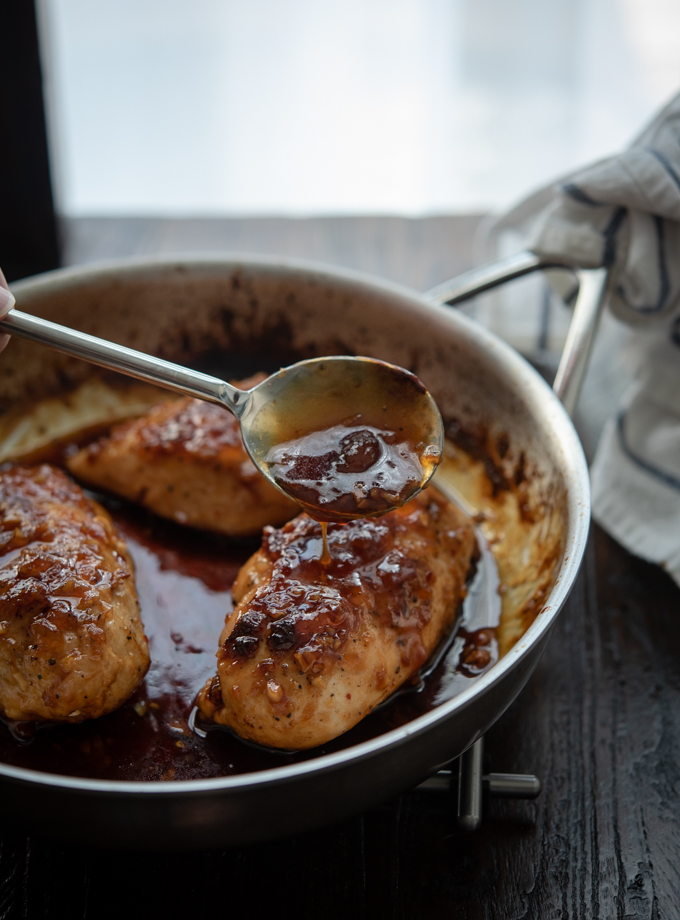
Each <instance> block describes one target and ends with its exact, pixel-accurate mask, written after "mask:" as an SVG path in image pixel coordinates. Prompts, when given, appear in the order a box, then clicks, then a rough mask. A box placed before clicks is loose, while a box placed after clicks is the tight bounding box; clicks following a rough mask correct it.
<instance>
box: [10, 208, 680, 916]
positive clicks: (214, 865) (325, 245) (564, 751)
mask: <svg viewBox="0 0 680 920" xmlns="http://www.w3.org/2000/svg"><path fill="white" fill-rule="evenodd" d="M474 223H475V219H473V218H468V219H454V218H450V219H449V218H438V219H436V220H432V221H423V222H419V221H398V220H396V219H395V220H387V221H380V220H378V219H375V220H372V219H371V220H369V219H356V220H351V219H345V220H336V221H332V220H329V221H298V222H285V221H264V220H263V221H261V222H260V226H259V228H258V226H257V222H256V221H221V222H213V223H212V225H211V224H210V222H170V221H156V222H154V221H138V222H134V221H131V222H125V221H98V222H97V221H95V222H92V221H90V222H85V221H83V222H76V223H75V224H72V225H70V226H69V227H67V231H68V234H67V246H68V247H69V248H68V251H69V252H70V253H71V258H72V259H73V260H78V261H87V260H89V259H92V258H96V257H100V256H104V255H106V254H107V253H108V254H114V255H122V254H126V253H128V252H133V251H136V252H149V251H160V250H163V249H168V248H174V249H182V248H183V249H190V248H194V249H197V248H209V249H216V248H219V245H216V241H217V243H219V241H220V240H224V241H228V245H227V246H226V247H225V248H230V249H250V250H251V251H253V250H255V251H279V252H285V253H286V254H288V255H291V254H297V255H303V256H315V257H316V258H323V259H325V261H335V262H340V263H343V264H350V265H354V266H356V265H357V264H359V266H360V267H364V268H366V269H368V270H372V271H374V272H376V273H379V274H383V275H389V276H391V277H395V276H396V277H398V279H399V280H402V281H405V282H407V283H408V282H410V283H413V284H415V285H416V286H419V287H427V286H429V285H431V284H434V283H436V282H438V281H442V280H444V278H445V277H447V275H451V274H455V273H456V272H457V271H459V270H461V269H463V268H465V267H466V264H467V262H468V261H469V259H470V255H471V251H470V244H469V238H470V232H471V229H472V228H473V226H474ZM192 224H193V225H192ZM211 226H212V229H211ZM168 240H171V243H170V244H168ZM197 241H198V242H197ZM428 252H429V253H430V256H429V257H428ZM409 265H410V266H411V268H410V269H409V267H408V266H409ZM679 523H680V522H679ZM486 750H487V753H488V755H489V757H490V759H491V763H492V768H493V769H494V770H495V771H497V772H510V771H516V772H535V773H537V774H538V775H539V776H540V777H541V778H542V780H543V784H544V790H543V793H542V795H541V796H540V798H539V799H538V800H537V801H535V802H510V801H501V800H494V801H491V802H490V803H488V807H487V809H486V814H485V820H484V823H483V826H482V828H481V830H480V831H478V832H477V833H476V834H473V835H466V834H464V833H463V832H461V831H459V830H458V829H457V827H456V824H455V821H454V815H453V811H452V803H451V802H450V801H449V800H448V799H447V797H446V795H445V794H444V795H439V794H437V793H423V792H410V793H407V794H405V795H403V796H401V797H400V798H399V799H398V800H396V801H394V802H390V803H388V804H386V805H384V806H382V807H380V808H376V809H375V810H373V811H370V812H368V813H366V814H364V815H361V816H359V817H355V818H350V819H348V820H347V821H346V822H344V823H343V824H340V825H337V826H334V827H330V828H325V829H323V830H319V831H315V832H313V833H310V834H306V835H304V836H301V837H296V838H291V839H288V840H282V841H278V842H274V843H268V844H263V845H259V846H252V847H249V848H246V849H241V850H226V851H218V852H207V853H201V854H189V855H187V854H171V855H168V854H161V853H158V854H153V853H152V854H149V853H141V854H140V853H107V852H97V851H93V850H88V851H84V850H78V849H76V848H73V847H71V846H61V845H58V844H55V843H53V842H46V841H42V840H34V839H26V838H18V837H8V836H2V838H1V840H0V920H5V918H15V917H16V918H19V917H28V918H34V917H35V918H43V917H45V918H52V917H61V916H66V917H73V918H81V917H82V918H87V920H98V918H107V917H128V918H129V917H138V916H139V917H142V916H143V917H146V918H149V917H154V918H155V917H169V918H172V917H179V916H191V917H195V918H204V917H208V916H213V914H215V913H216V912H218V911H219V913H220V914H224V916H231V915H233V916H236V914H237V913H238V914H241V915H242V914H243V912H244V911H248V913H249V914H250V915H251V916H254V917H260V916H263V917H264V916H267V917H279V916H296V917H299V918H307V917H314V918H320V920H325V918H335V917H338V918H354V917H356V918H382V917H386V918H408V920H416V918H469V920H477V918H480V920H481V918H489V920H491V918H493V920H515V918H524V917H527V918H537V920H538V918H540V920H547V918H584V920H597V918H602V920H608V918H617V920H624V918H626V920H627V918H635V920H637V918H640V920H641V918H650V920H666V918H668V920H673V918H678V917H680V592H679V591H678V589H677V587H676V586H675V585H674V584H673V582H672V581H671V580H670V578H669V577H668V576H667V575H665V574H664V572H663V571H662V570H661V569H659V568H656V567H654V566H651V565H648V564H646V563H644V562H642V561H640V560H638V559H636V558H634V557H633V556H631V555H630V554H628V553H627V552H625V551H624V550H623V549H622V548H621V547H620V546H618V545H617V544H616V543H615V542H614V541H613V540H612V539H611V538H610V537H608V536H607V535H606V534H605V533H603V532H602V531H601V530H600V529H599V528H597V527H593V530H592V533H591V537H590V541H589V544H588V549H587V552H586V557H585V562H584V565H583V569H582V571H581V574H580V576H579V579H578V581H577V584H576V586H575V588H574V590H573V592H572V595H571V597H570V599H569V601H568V603H567V605H566V607H565V609H564V611H563V613H562V615H561V617H560V619H559V622H558V624H557V627H556V629H555V632H554V635H553V637H552V639H551V642H550V645H549V647H548V649H547V652H546V654H545V655H544V656H543V659H542V660H541V662H540V664H539V666H538V668H537V670H536V672H535V674H534V675H533V677H532V678H531V680H530V682H529V684H528V686H527V688H526V689H525V691H524V692H523V693H522V695H521V696H520V698H519V699H518V700H517V701H516V702H515V703H514V704H513V706H512V707H511V708H510V709H509V710H508V712H507V713H506V714H505V715H504V716H503V718H502V719H501V720H500V721H499V722H498V724H497V725H496V726H494V728H493V729H492V730H491V731H490V732H489V733H488V735H487V736H486Z"/></svg>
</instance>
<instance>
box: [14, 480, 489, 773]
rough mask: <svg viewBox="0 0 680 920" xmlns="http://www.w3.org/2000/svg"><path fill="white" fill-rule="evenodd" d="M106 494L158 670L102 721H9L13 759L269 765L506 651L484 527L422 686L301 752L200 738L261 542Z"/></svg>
mask: <svg viewBox="0 0 680 920" xmlns="http://www.w3.org/2000/svg"><path fill="white" fill-rule="evenodd" d="M96 497H97V498H98V500H100V501H102V502H103V503H104V504H105V505H106V507H107V508H108V510H109V511H110V512H111V514H112V515H113V517H114V520H115V521H116V523H117V524H118V527H119V528H120V530H121V531H122V533H123V534H124V536H125V538H126V540H127V543H128V546H129V549H130V552H131V555H132V557H133V559H134V562H135V567H136V581H137V587H138V591H139V595H140V601H141V606H142V612H143V618H144V625H145V630H146V633H147V635H148V637H149V642H150V647H151V657H152V664H151V668H150V670H149V673H148V674H147V676H146V679H145V680H144V682H143V684H142V686H141V687H140V688H139V690H138V691H137V692H136V693H135V694H134V696H133V697H132V698H131V699H130V700H128V701H127V702H126V703H125V704H124V705H123V706H122V707H121V708H120V709H119V710H117V711H116V712H114V713H111V714H110V715H108V716H104V717H103V718H101V719H96V720H92V721H88V722H83V723H81V724H79V725H59V726H56V727H51V728H47V727H44V728H40V729H38V730H36V729H35V727H34V726H32V725H30V726H27V725H25V724H24V725H13V726H11V730H10V727H9V726H7V727H5V726H0V760H1V761H3V762H5V763H8V764H14V765H16V766H21V767H27V768H30V769H35V770H43V771H46V772H50V773H60V774H66V775H71V776H84V777H94V778H101V779H118V780H172V779H175V780H180V779H200V778H207V777H215V776H229V775H233V774H240V773H248V772H253V771H258V770H265V769H270V768H272V767H277V766H283V765H285V764H289V763H294V762H297V761H301V760H308V759H311V758H314V757H317V756H320V755H321V754H324V753H330V752H332V751H337V750H341V749H343V748H346V747H350V746H352V745H354V744H357V743H359V742H361V741H365V740H367V739H369V738H373V737H376V736H378V735H380V734H382V733H384V732H386V731H389V730H391V729H393V728H396V727H398V726H400V725H403V724H405V723H406V722H408V721H411V720H412V719H414V718H417V717H418V716H420V715H422V714H424V713H426V712H428V711H429V710H430V709H431V708H432V707H433V706H435V705H437V704H438V703H440V702H442V701H443V700H445V699H449V698H450V697H451V696H454V695H455V694H456V693H458V692H460V691H461V690H462V689H464V688H465V687H467V686H469V685H470V681H471V680H475V679H476V678H477V677H478V676H479V675H480V674H481V673H484V672H485V671H486V670H488V668H489V667H491V665H492V664H493V663H494V661H495V660H496V658H497V646H496V642H495V629H494V628H493V627H494V626H495V625H496V624H497V622H498V611H499V598H498V594H497V586H498V579H497V575H496V572H495V565H494V562H493V557H492V556H491V554H490V553H489V551H488V550H487V549H486V548H485V544H484V542H483V538H481V536H480V535H479V534H478V541H479V543H480V548H481V551H482V557H481V560H480V563H479V565H478V567H477V573H476V575H475V577H474V580H473V581H472V583H471V584H470V585H469V588H468V596H467V598H466V601H465V602H464V604H463V610H462V614H461V618H460V620H459V627H460V628H458V630H457V632H456V633H455V636H454V637H453V641H451V639H450V640H449V641H448V644H447V645H446V646H445V647H443V648H442V649H441V650H440V652H439V654H435V655H434V656H433V657H432V659H431V663H430V666H429V670H428V672H427V673H426V675H425V676H424V677H423V679H422V681H421V683H420V685H419V686H417V687H413V688H410V689H406V688H404V689H402V690H401V691H399V692H398V693H397V694H394V695H393V696H392V697H391V698H390V699H389V700H388V701H387V702H386V703H385V704H383V706H381V707H380V708H379V709H378V710H376V711H375V712H373V713H371V715H369V716H368V717H367V718H366V719H364V720H363V721H362V722H361V723H359V725H357V726H356V727H355V728H353V729H352V730H351V731H350V732H347V733H346V734H345V735H342V736H341V737H340V738H337V739H335V740H334V741H333V742H331V743H330V744H327V745H324V746H323V747H320V748H315V749H313V750H310V751H306V752H303V753H297V754H287V753H280V752H276V751H269V750H264V749H261V748H256V747H254V746H252V745H248V744H246V743H244V742H243V741H241V740H239V739H238V738H236V737H234V736H232V735H231V734H230V733H228V732H226V731H224V730H223V729H221V730H215V731H211V732H209V733H208V734H207V736H206V737H201V736H200V735H199V734H198V733H196V732H193V731H192V730H191V728H190V718H191V714H192V708H193V705H194V700H195V697H196V694H197V692H198V690H199V689H200V688H201V687H202V685H203V684H204V682H205V681H206V680H207V679H208V678H209V677H211V676H212V675H213V674H214V671H215V652H216V649H217V643H218V638H219V635H220V632H221V630H222V627H223V625H224V619H225V615H226V613H227V612H228V611H229V610H230V609H231V594H230V588H231V585H232V583H233V581H234V579H235V577H236V575H237V573H238V570H239V569H240V567H241V565H242V564H243V563H244V562H245V561H246V559H247V558H249V556H250V555H251V554H252V553H253V552H254V551H255V550H256V549H257V541H235V540H228V539H227V538H222V537H217V536H214V535H210V534H204V533H201V532H198V531H194V530H189V529H185V528H181V527H179V526H178V525H175V524H172V523H171V522H168V521H164V520H162V519H160V518H157V517H155V516H154V515H152V514H151V513H148V512H145V511H143V510H141V509H139V508H136V507H134V506H132V505H129V504H127V503H124V502H121V501H118V500H114V499H111V498H106V497H102V496H96ZM480 598H481V600H480ZM475 650H476V651H477V652H480V653H483V652H486V653H488V663H487V664H484V662H485V661H486V660H487V659H486V657H485V655H484V654H478V655H477V656H476V657H475V655H473V652H474V651H475ZM17 738H21V740H22V741H23V742H24V743H20V741H18V740H17Z"/></svg>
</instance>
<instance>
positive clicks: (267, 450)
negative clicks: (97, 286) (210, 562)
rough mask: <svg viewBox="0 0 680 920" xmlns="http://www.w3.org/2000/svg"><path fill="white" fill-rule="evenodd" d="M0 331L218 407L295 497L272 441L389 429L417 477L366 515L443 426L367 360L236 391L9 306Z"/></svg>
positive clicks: (435, 443) (421, 399)
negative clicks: (407, 449) (276, 466)
mask: <svg viewBox="0 0 680 920" xmlns="http://www.w3.org/2000/svg"><path fill="white" fill-rule="evenodd" d="M0 332H2V333H8V334H10V335H17V336H20V337H22V338H25V339H29V340H30V341H32V342H37V343H38V344H40V345H47V346H48V347H50V348H54V349H56V350H57V351H61V352H64V353H66V354H68V355H72V356H73V357H76V358H82V359H83V360H85V361H89V362H90V363H92V364H97V365H99V366H101V367H106V368H110V369H111V370H115V371H119V372H120V373H123V374H127V375H128V376H130V377H136V378H137V379H139V380H148V381H150V382H152V383H156V384H158V385H159V386H162V387H166V388H167V389H169V390H174V391H175V392H177V393H183V394H185V395H188V396H195V397H198V398H199V399H205V400H208V401H209V402H214V403H217V404H218V405H221V406H224V408H226V409H229V411H230V412H232V413H233V414H234V415H235V416H236V418H237V419H238V422H239V424H240V426H241V435H242V438H243V443H244V445H245V448H246V450H247V451H248V453H249V455H250V457H251V459H252V461H253V463H254V464H255V466H256V467H257V468H258V469H259V470H260V472H261V473H262V475H263V476H265V477H266V478H267V479H268V480H269V481H270V482H271V483H272V485H274V486H276V488H277V489H279V491H281V492H284V493H285V494H288V495H293V497H296V498H297V495H296V494H295V493H294V492H292V491H291V489H287V488H286V487H285V482H284V483H283V485H282V481H281V479H280V478H278V479H277V478H276V477H275V476H274V473H273V467H272V464H271V463H270V462H269V461H268V459H267V457H268V455H269V456H271V451H272V449H273V448H276V447H277V445H281V444H283V443H286V442H290V441H292V440H294V439H296V438H298V439H299V438H301V437H304V436H306V435H308V434H311V433H313V432H319V431H322V430H328V429H330V428H332V427H333V426H339V427H340V428H341V429H342V426H344V425H347V424H348V423H351V424H353V425H354V426H355V427H356V426H357V425H359V426H366V427H372V428H374V429H380V430H381V431H387V432H393V433H394V434H392V435H390V436H389V437H391V438H392V439H393V440H394V439H395V438H396V440H397V441H399V439H401V440H402V441H404V442H406V441H408V443H410V444H411V445H412V446H413V447H414V449H415V451H416V453H417V456H418V458H419V459H420V461H421V465H420V470H421V472H422V475H419V476H418V477H416V478H415V479H412V480H410V481H409V482H407V483H406V484H405V488H404V490H403V491H402V492H400V493H398V494H397V493H396V492H395V491H394V490H392V491H391V492H389V491H388V492H386V493H385V498H384V501H383V502H382V504H381V503H380V502H378V503H377V505H376V502H373V504H372V505H371V510H369V512H368V514H370V515H376V514H382V513H384V512H385V511H388V510H390V507H398V506H399V505H401V504H404V502H406V501H408V500H409V499H410V498H412V497H413V496H414V495H416V494H417V493H418V492H419V491H420V490H421V489H422V488H423V486H425V485H426V483H427V482H428V480H429V478H430V476H431V475H432V474H433V473H434V471H435V469H436V467H437V464H438V463H439V460H440V459H441V456H442V450H443V438H444V435H443V424H442V419H441V416H440V414H439V410H438V409H437V406H436V403H435V402H434V400H433V399H432V397H431V395H430V394H429V393H428V391H427V390H426V389H425V387H424V386H423V384H422V383H421V382H420V381H419V380H418V378H417V377H416V376H415V375H414V374H411V373H410V372H409V371H406V370H404V369H403V368H400V367H396V366H395V365H393V364H387V363H386V362H383V361H376V360H375V359H373V358H361V357H358V358H352V357H338V356H332V357H325V358H312V359H310V360H308V361H300V362H299V363H297V364H293V365H291V366H290V367H286V368H283V369H282V370H280V371H278V373H276V374H272V375H271V377H268V378H267V379H266V380H264V381H262V383H260V384H258V385H257V386H256V387H253V388H252V389H251V390H239V389H237V388H236V387H234V386H232V385H231V384H229V383H227V382H226V381H224V380H220V379H219V378H218V377H211V376H209V375H208V374H202V373H199V372H198V371H194V370H191V369H189V368H187V367H182V366H180V365H178V364H172V363H171V362H169V361H163V360H161V359H160V358H154V357H152V356H151V355H146V354H143V353H141V352H138V351H134V350H133V349H131V348H126V347H124V346H122V345H116V344H115V343H113V342H107V341H105V340H103V339H98V338H96V337H94V336H91V335H86V334H85V333H82V332H77V331H76V330H75V329H69V328H66V327H65V326H60V325H57V324H56V323H51V322H48V321H47V320H44V319H39V318H38V317H35V316H31V315H30V314H27V313H22V312H20V311H19V310H11V311H10V312H9V313H8V314H7V315H6V316H5V317H4V319H2V320H0ZM356 476H357V480H360V479H362V478H363V479H364V480H365V479H366V476H365V475H364V473H357V474H356ZM358 485H361V483H358ZM378 491H379V490H378ZM307 499H309V496H307ZM303 504H304V507H305V508H306V510H308V511H309V512H310V513H311V514H312V516H317V515H316V514H315V511H318V512H319V519H320V520H341V519H343V518H344V519H349V518H351V517H364V516H368V515H367V514H366V513H365V512H362V511H361V510H359V511H358V513H350V514H342V515H336V516H334V517H328V516H327V515H324V514H323V509H321V508H319V507H318V504H316V505H315V502H314V501H313V500H311V501H310V500H305V501H304V503H303ZM374 506H375V507H374Z"/></svg>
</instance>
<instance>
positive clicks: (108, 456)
mask: <svg viewBox="0 0 680 920" xmlns="http://www.w3.org/2000/svg"><path fill="white" fill-rule="evenodd" d="M262 377H264V375H262ZM257 382H258V378H253V379H251V380H248V381H244V384H243V386H244V388H245V386H246V385H248V386H254V385H255V383H257ZM67 466H68V468H69V470H70V471H71V472H72V473H73V475H74V476H75V477H76V478H77V479H79V480H80V481H81V482H85V483H87V484H89V485H92V486H95V487H97V488H102V489H106V490H108V491H110V492H114V493H115V494H116V495H122V496H123V497H124V498H128V499H131V500H132V501H135V502H138V503H139V504H141V505H144V506H145V507H146V508H150V509H151V510H152V511H155V512H156V514H159V515H161V516H162V517H166V518H171V519H172V520H174V521H177V522H178V523H180V524H189V525H191V526H193V527H201V528H204V529H206V530H213V531H217V532H218V533H224V534H228V535H229V536H248V535H251V534H256V533H259V532H260V531H261V530H262V528H263V527H264V525H265V524H281V523H283V521H287V520H289V519H290V518H291V517H292V516H293V515H294V514H295V513H296V512H297V511H298V510H299V507H298V505H297V504H296V503H295V502H294V501H292V499H289V498H286V496H285V495H282V494H281V492H279V491H278V489H275V488H274V486H272V485H271V484H270V483H269V482H268V481H267V480H266V479H265V478H264V476H262V474H261V473H259V472H258V470H257V469H256V468H255V465H254V464H253V462H252V460H251V459H250V457H249V456H248V454H247V453H246V451H245V448H244V447H243V442H242V440H241V432H240V430H239V426H238V422H237V421H236V419H235V418H234V416H233V415H232V414H231V413H230V412H229V411H228V410H227V409H223V408H222V407H221V406H217V405H215V404H213V403H207V402H204V401H203V400H200V399H190V398H187V399H181V400H173V401H171V402H167V403H163V404H161V405H159V406H156V407H155V408H153V409H152V410H151V411H150V412H149V413H148V414H147V415H145V416H143V417H142V418H139V419H137V420H135V421H132V422H127V423H124V424H122V425H118V426H116V427H115V428H113V429H112V431H111V433H110V435H108V436H107V437H104V438H102V439H101V440H99V441H97V442H95V443H94V444H91V445H89V446H88V447H86V448H84V449H83V450H81V451H79V452H78V453H77V454H75V455H74V456H73V457H71V458H70V459H69V460H68V461H67Z"/></svg>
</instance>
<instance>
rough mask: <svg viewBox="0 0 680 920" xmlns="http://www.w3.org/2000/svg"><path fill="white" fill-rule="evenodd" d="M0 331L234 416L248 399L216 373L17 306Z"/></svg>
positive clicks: (0, 327)
mask: <svg viewBox="0 0 680 920" xmlns="http://www.w3.org/2000/svg"><path fill="white" fill-rule="evenodd" d="M0 332H6V333H8V334H9V335H18V336H20V337H21V338H23V339H28V340H29V341H31V342H37V343H38V344H39V345H47V346H48V348H54V349H56V350H57V351H61V352H64V353H65V354H67V355H72V356H73V357H74V358H82V359H83V360H84V361H89V362H90V363H91V364H98V365H99V366H100V367H106V368H109V369H110V370H114V371H119V372H120V373H121V374H127V376H128V377H136V378H137V379H138V380H148V381H149V382H151V383H156V384H158V385H159V386H161V387H166V388H167V389H168V390H174V391H175V392H176V393H183V394H185V395H186V396H197V397H198V398H199V399H207V400H208V401H209V402H214V403H219V405H221V406H224V407H225V408H227V409H230V410H231V411H232V412H233V413H234V415H235V416H236V417H237V418H240V416H241V415H242V414H243V411H244V410H245V407H246V404H247V402H248V400H247V399H246V398H245V397H246V396H247V393H245V392H244V391H243V390H238V389H236V387H233V386H231V385H230V384H228V383H226V382H225V381H224V380H220V379H219V378H218V377H210V376H209V375H208V374H201V373H199V372H198V371H192V370H190V369H189V368H188V367H182V366H181V365H179V364H172V363H171V362H170V361H163V360H162V359H161V358H154V357H153V356H152V355H145V354H143V353H142V352H140V351H135V350H134V349H132V348H126V347H125V346H124V345H116V344H115V343H114V342H107V341H106V340H105V339H98V338H96V337H95V336H93V335H86V334H85V333H84V332H77V331H76V330H75V329H69V328H67V327H66V326H60V325H58V324H57V323H50V322H49V321H48V320H45V319H39V318H38V317H37V316H31V315H30V314H29V313H21V312H20V311H19V310H10V312H9V313H8V314H7V315H6V316H5V317H4V319H2V320H0Z"/></svg>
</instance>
